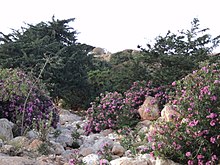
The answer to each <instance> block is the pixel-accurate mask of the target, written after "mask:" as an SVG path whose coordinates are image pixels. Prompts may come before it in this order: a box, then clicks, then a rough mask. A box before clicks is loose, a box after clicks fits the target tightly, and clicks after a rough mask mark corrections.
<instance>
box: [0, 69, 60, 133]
mask: <svg viewBox="0 0 220 165" xmlns="http://www.w3.org/2000/svg"><path fill="white" fill-rule="evenodd" d="M31 88H32V92H31V93H30V97H29V98H28V100H27V104H26V106H24V103H25V100H26V98H27V96H28V93H29V91H30V89H31ZM23 111H25V113H24V125H23V126H24V128H25V129H31V128H32V127H33V124H35V125H37V126H39V125H38V122H40V121H42V120H45V121H46V120H50V122H51V124H52V126H54V127H55V126H56V124H57V122H58V113H57V109H56V108H55V107H54V106H53V103H52V101H51V99H50V98H49V97H48V96H47V93H46V92H45V91H44V90H42V86H40V85H35V86H33V79H31V78H30V76H29V77H28V76H27V75H26V74H24V73H23V72H21V71H19V70H17V69H14V70H12V69H0V118H7V119H8V120H10V121H12V122H13V123H15V124H16V127H17V129H21V126H22V123H21V121H22V114H23ZM18 132H20V131H19V130H17V131H16V133H18ZM18 134H19V133H18Z"/></svg>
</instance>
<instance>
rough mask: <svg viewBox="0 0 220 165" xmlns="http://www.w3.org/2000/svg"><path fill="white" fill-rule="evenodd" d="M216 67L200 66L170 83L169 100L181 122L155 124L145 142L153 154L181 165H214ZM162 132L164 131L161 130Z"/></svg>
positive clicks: (219, 73)
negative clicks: (147, 142)
mask: <svg viewBox="0 0 220 165" xmlns="http://www.w3.org/2000/svg"><path fill="white" fill-rule="evenodd" d="M219 82H220V66H219V65H217V64H212V65H210V66H209V65H207V66H203V67H202V68H201V69H200V70H198V71H194V72H193V73H192V74H190V75H188V76H187V77H185V78H184V79H182V80H180V81H177V82H175V83H173V86H176V92H175V94H174V95H172V96H171V97H170V98H172V100H171V102H172V104H173V105H175V106H176V107H177V111H178V112H179V113H181V116H182V122H181V123H172V122H169V123H168V122H158V123H155V127H154V131H152V132H151V136H149V140H150V142H151V143H152V149H153V150H154V151H153V154H154V155H156V156H161V157H165V158H169V159H172V160H174V161H176V162H180V163H183V164H189V165H191V164H206V165H209V164H216V163H217V162H218V158H219V157H220V115H219V114H220V98H219V96H220V83H219ZM163 130H166V131H163Z"/></svg>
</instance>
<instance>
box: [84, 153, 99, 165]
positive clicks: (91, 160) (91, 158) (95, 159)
mask: <svg viewBox="0 0 220 165" xmlns="http://www.w3.org/2000/svg"><path fill="white" fill-rule="evenodd" d="M82 161H83V162H84V163H86V165H99V156H98V155H96V154H90V155H87V156H86V157H84V158H83V159H82Z"/></svg>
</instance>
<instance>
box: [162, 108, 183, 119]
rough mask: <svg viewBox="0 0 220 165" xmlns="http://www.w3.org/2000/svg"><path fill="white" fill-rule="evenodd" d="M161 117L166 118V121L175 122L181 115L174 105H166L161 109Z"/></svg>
mask: <svg viewBox="0 0 220 165" xmlns="http://www.w3.org/2000/svg"><path fill="white" fill-rule="evenodd" d="M161 117H162V118H163V119H164V121H168V122H170V121H172V122H175V121H177V120H178V118H179V117H180V114H179V113H178V112H177V111H176V110H175V108H174V107H173V106H172V105H165V106H164V108H163V110H162V111H161Z"/></svg>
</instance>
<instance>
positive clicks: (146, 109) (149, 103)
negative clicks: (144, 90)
mask: <svg viewBox="0 0 220 165" xmlns="http://www.w3.org/2000/svg"><path fill="white" fill-rule="evenodd" d="M138 112H139V114H140V116H141V119H142V120H156V119H157V118H158V117H159V107H158V105H157V101H156V99H155V98H154V97H151V96H147V97H146V99H145V101H144V103H143V105H142V106H141V107H140V108H139V109H138Z"/></svg>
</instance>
